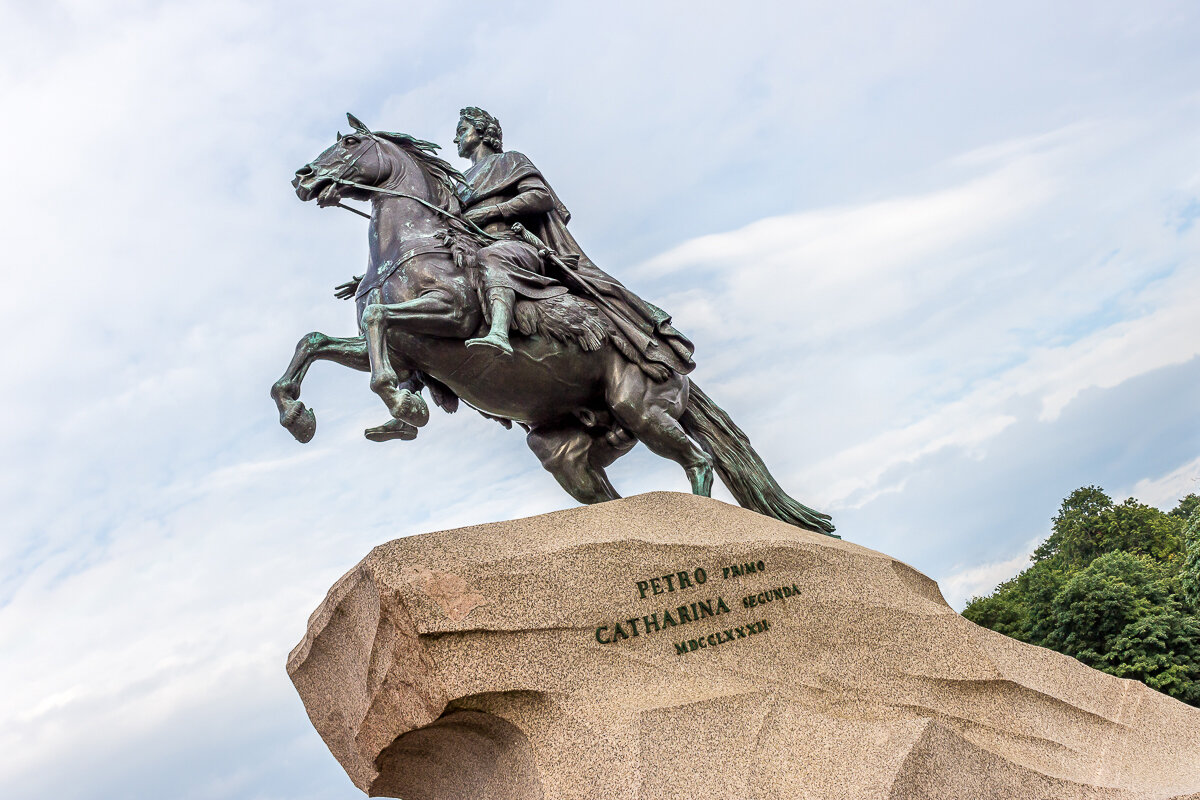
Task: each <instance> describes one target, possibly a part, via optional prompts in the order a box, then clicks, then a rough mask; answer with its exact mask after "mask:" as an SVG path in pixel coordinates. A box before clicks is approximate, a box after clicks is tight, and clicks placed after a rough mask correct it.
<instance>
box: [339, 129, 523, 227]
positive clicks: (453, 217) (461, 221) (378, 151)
mask: <svg viewBox="0 0 1200 800" xmlns="http://www.w3.org/2000/svg"><path fill="white" fill-rule="evenodd" d="M359 135H360V136H362V137H363V138H364V139H369V140H370V142H371V144H373V145H374V146H375V157H376V159H377V160H378V162H379V163H380V164H383V146H382V145H380V144H379V137H377V136H376V135H375V134H373V133H361V132H360V133H359ZM368 149H369V148H367V147H363V148H362V149H360V150H359V151H358V153H357V154H356V155H355V156H354V158H352V159H350V161H348V162H347V163H346V165H345V166H344V167H342V169H341V171H340V172H338V174H337V175H336V176H334V177H333V178H332V180H333V182H334V183H338V184H341V185H343V186H353V187H354V188H356V189H362V190H364V191H367V192H375V193H377V194H386V195H391V196H392V197H402V198H404V199H406V200H415V201H417V202H418V203H420V204H421V205H423V206H425V207H426V208H428V209H429V210H430V211H433V212H435V213H438V214H441V215H442V216H443V217H446V218H447V219H449V220H450V221H451V223H454V224H457V225H461V226H463V227H465V228H466V229H467V232H468V233H471V234H474V235H476V236H483V237H485V238H487V239H490V240H492V241H498V240H499V238H500V237H498V236H495V235H493V234H490V233H488V232H487V231H485V230H483V229H482V228H480V227H479V226H478V225H476V224H475V223H474V222H471V221H470V220H469V219H466V218H464V217H461V216H459V215H457V214H453V213H451V212H449V211H447V210H446V209H444V208H442V207H440V206H436V205H434V204H433V203H430V202H429V201H428V200H425V199H423V198H420V197H417V196H416V195H411V194H408V193H407V192H399V191H396V190H395V189H385V188H383V187H382V186H368V185H367V184H365V183H358V182H357V181H352V180H350V179H349V178H347V177H345V176H346V173H347V172H349V171H350V169H351V168H352V167H353V166H354V165H355V164H357V163H358V160H359V159H360V158H362V157H363V154H365V153H366V152H367V150H368ZM337 206H338V207H339V208H344V209H346V210H347V211H353V212H354V213H355V214H358V215H359V216H361V217H366V218H367V219H370V218H371V216H370V215H369V214H364V213H363V212H361V211H359V210H358V209H357V208H351V207H350V206H347V205H343V204H342V203H340V202H339V203H337Z"/></svg>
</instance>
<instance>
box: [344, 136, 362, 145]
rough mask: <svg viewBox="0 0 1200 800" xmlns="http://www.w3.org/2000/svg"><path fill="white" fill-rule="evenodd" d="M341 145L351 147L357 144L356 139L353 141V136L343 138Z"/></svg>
mask: <svg viewBox="0 0 1200 800" xmlns="http://www.w3.org/2000/svg"><path fill="white" fill-rule="evenodd" d="M342 144H344V145H345V146H346V147H353V146H354V145H356V144H358V139H355V138H354V137H353V136H345V137H343V138H342Z"/></svg>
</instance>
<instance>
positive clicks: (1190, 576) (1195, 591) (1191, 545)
mask: <svg viewBox="0 0 1200 800" xmlns="http://www.w3.org/2000/svg"><path fill="white" fill-rule="evenodd" d="M1188 497H1196V495H1194V494H1191V495H1188ZM1185 499H1186V498H1185ZM1180 505H1182V503H1181V504H1180ZM1172 513H1174V512H1172ZM1182 538H1183V541H1184V548H1185V553H1186V555H1185V558H1184V563H1183V569H1182V571H1181V575H1180V584H1181V589H1182V592H1181V593H1182V595H1183V598H1184V602H1186V603H1187V604H1188V606H1190V607H1191V609H1192V611H1193V612H1197V613H1200V508H1196V509H1195V510H1193V511H1192V514H1191V517H1190V518H1189V519H1188V522H1187V527H1185V528H1184V529H1183V535H1182Z"/></svg>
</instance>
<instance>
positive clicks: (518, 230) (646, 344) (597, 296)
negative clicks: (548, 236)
mask: <svg viewBox="0 0 1200 800" xmlns="http://www.w3.org/2000/svg"><path fill="white" fill-rule="evenodd" d="M512 232H513V233H515V234H516V235H517V236H519V237H520V238H521V240H522V241H524V242H525V243H526V244H528V245H529V246H530V247H532V248H533V249H535V250H537V252H538V255H539V256H541V257H542V258H545V259H549V261H550V262H551V263H552V264H554V265H555V266H556V267H558V268H559V269H560V270H562V272H563V274H564V275H565V276H566V278H567V280H568V281H569V282H571V283H573V284H575V285H576V286H578V287H579V288H580V289H582V290H583V291H584V293H585V294H587V296H588V299H590V300H593V301H595V302H596V303H599V304H600V305H601V306H603V307H604V308H605V309H607V311H608V318H609V319H610V320H611V321H612V323H613V324H614V325H616V326H617V329H618V330H620V331H621V333H623V334H624V335H625V337H626V338H627V339H629V341H630V342H631V343H633V344H634V345H635V346H636V344H637V343H639V342H640V343H641V344H642V345H643V346H642V347H641V348H639V349H640V350H641V351H642V352H643V353H645V352H646V351H647V350H649V349H650V348H655V347H658V342H657V341H656V340H655V339H654V337H652V336H649V335H648V334H647V333H646V332H645V331H643V330H641V329H639V328H638V327H637V326H636V325H634V324H633V323H632V322H630V321H629V320H628V319H626V318H625V315H624V314H623V313H621V311H620V310H619V309H616V308H613V306H612V303H610V302H609V301H608V298H606V297H605V296H604V295H603V294H602V293H601V292H600V291H599V290H597V289H596V288H595V287H594V286H592V284H591V281H589V280H588V279H587V278H586V277H585V276H583V275H580V274H579V273H578V272H577V271H576V270H575V269H574V268H573V267H571V266H570V265H569V264H568V263H567V262H566V261H565V260H563V258H562V256H560V255H559V254H558V253H556V252H554V250H553V249H552V248H551V247H550V246H549V245H547V244H546V243H545V242H543V241H542V240H541V239H539V238H538V237H537V234H535V233H534V232H533V231H531V230H529V229H528V228H526V227H525V226H524V225H522V224H521V223H519V222H514V223H513V224H512Z"/></svg>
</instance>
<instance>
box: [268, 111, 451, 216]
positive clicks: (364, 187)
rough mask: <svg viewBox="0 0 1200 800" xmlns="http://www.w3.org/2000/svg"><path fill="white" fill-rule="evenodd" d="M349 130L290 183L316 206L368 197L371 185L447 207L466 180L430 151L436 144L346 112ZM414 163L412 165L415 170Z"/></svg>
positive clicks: (305, 166)
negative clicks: (376, 126) (376, 127)
mask: <svg viewBox="0 0 1200 800" xmlns="http://www.w3.org/2000/svg"><path fill="white" fill-rule="evenodd" d="M346 118H347V119H348V120H349V121H350V127H351V129H352V130H351V133H348V134H345V135H344V136H343V135H342V134H341V133H340V132H339V133H338V135H337V140H336V141H335V142H334V143H333V144H331V145H330V146H329V147H327V148H326V149H325V150H324V152H322V153H321V154H320V155H319V156H317V157H316V158H315V159H313V160H312V161H310V162H308V163H307V164H305V165H304V166H303V167H301V168H300V169H298V170H296V177H295V178H294V179H293V180H292V186H293V187H295V189H296V196H297V197H299V198H300V199H301V200H303V201H305V202H307V201H309V200H312V199H314V198H316V201H317V205H319V206H322V207H325V206H332V205H337V204H338V203H339V202H341V201H342V199H344V198H350V199H352V200H371V199H373V198H374V197H376V196H377V193H376V192H374V191H372V189H375V188H379V189H402V190H404V191H405V193H407V194H416V195H419V196H422V199H425V200H428V201H430V202H433V203H436V204H437V205H439V206H442V207H443V208H448V207H449V206H450V205H451V203H452V202H453V200H454V197H455V195H454V185H455V184H456V183H463V182H465V181H464V179H463V177H462V175H461V174H460V173H459V172H458V170H456V169H455V168H454V167H452V166H450V165H449V164H447V163H446V162H445V161H443V160H442V159H440V158H438V157H437V156H436V155H434V152H435V151H436V150H437V149H438V146H437V145H436V144H433V143H431V142H424V141H421V140H420V139H415V138H413V137H412V136H409V135H408V134H406V133H389V132H386V131H372V130H371V129H370V128H368V127H367V126H366V125H364V124H363V123H362V122H361V121H359V119H358V118H357V117H355V116H354V115H353V114H347V115H346ZM414 167H415V169H414Z"/></svg>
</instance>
